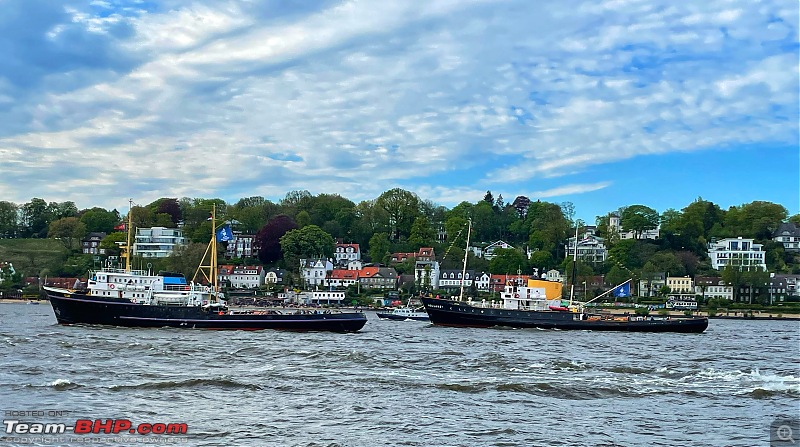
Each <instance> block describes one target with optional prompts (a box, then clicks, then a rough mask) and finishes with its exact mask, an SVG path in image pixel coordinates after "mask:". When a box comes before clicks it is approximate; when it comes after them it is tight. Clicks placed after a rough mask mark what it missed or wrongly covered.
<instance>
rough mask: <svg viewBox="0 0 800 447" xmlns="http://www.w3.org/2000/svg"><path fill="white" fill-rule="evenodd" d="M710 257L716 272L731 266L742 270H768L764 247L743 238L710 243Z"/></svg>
mask: <svg viewBox="0 0 800 447" xmlns="http://www.w3.org/2000/svg"><path fill="white" fill-rule="evenodd" d="M708 257H709V258H711V267H712V268H714V270H722V269H724V268H725V267H727V266H729V265H730V266H733V267H736V268H739V269H740V270H750V269H753V268H759V269H761V270H766V269H767V264H766V260H765V252H764V250H763V246H762V245H761V244H756V243H754V242H753V239H746V238H742V237H741V236H740V237H738V238H726V239H720V240H718V241H712V242H710V243H709V244H708Z"/></svg>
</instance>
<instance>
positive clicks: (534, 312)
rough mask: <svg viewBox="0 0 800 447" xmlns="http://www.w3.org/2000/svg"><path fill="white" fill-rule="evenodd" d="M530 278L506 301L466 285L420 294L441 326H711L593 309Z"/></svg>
mask: <svg viewBox="0 0 800 447" xmlns="http://www.w3.org/2000/svg"><path fill="white" fill-rule="evenodd" d="M471 224H472V222H470V227H469V229H468V230H467V250H466V252H469V232H470V230H471ZM466 262H467V256H466V254H465V256H464V270H466ZM531 281H533V284H521V283H520V281H518V280H517V281H513V280H512V281H507V282H506V285H505V288H504V292H503V294H502V301H501V302H499V303H494V302H489V303H487V302H486V300H482V301H470V300H465V299H464V287H463V285H462V287H461V294H460V296H459V297H458V298H457V299H443V298H439V297H438V296H437V297H435V298H434V297H420V300H421V301H422V304H423V306H425V310H426V311H427V313H428V316H429V317H430V319H431V323H433V324H435V325H441V326H456V327H492V326H506V327H514V328H542V329H562V330H564V329H576V330H597V331H630V332H692V333H699V332H703V331H705V330H706V328H708V318H707V317H687V318H675V317H645V316H638V315H635V316H634V315H620V316H611V315H601V314H592V313H589V312H587V311H586V308H585V306H584V305H583V304H585V303H578V304H577V305H573V304H572V302H570V303H569V304H567V305H566V306H565V305H564V304H563V303H562V302H561V298H560V292H559V296H558V298H551V299H548V298H547V293H546V290H545V289H544V288H541V287H536V281H535V280H531ZM529 282H530V281H529ZM627 282H628V281H626V283H627ZM624 284H625V283H623V284H621V285H620V286H622V285H624ZM531 286H533V287H531ZM620 286H617V287H620ZM615 289H616V288H615ZM612 290H614V289H612ZM601 296H602V295H601ZM597 298H600V296H598V297H597ZM570 301H572V300H570Z"/></svg>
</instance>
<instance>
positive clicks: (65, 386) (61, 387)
mask: <svg viewBox="0 0 800 447" xmlns="http://www.w3.org/2000/svg"><path fill="white" fill-rule="evenodd" d="M25 387H26V388H52V389H54V390H58V391H66V390H73V389H75V388H82V387H83V385H81V384H79V383H73V382H70V381H69V379H56V380H54V381H52V382H48V383H46V384H44V385H33V384H30V383H29V384H27V385H25Z"/></svg>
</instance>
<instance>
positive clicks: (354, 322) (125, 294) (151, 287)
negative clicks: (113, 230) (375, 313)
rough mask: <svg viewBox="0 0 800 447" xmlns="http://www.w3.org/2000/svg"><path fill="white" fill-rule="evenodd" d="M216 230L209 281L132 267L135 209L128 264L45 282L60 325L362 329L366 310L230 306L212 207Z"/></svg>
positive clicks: (126, 255) (207, 273)
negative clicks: (81, 280)
mask: <svg viewBox="0 0 800 447" xmlns="http://www.w3.org/2000/svg"><path fill="white" fill-rule="evenodd" d="M211 220H212V235H211V242H210V244H209V249H208V250H207V251H206V255H207V256H206V257H208V258H209V262H208V265H201V266H200V268H198V272H202V273H203V275H204V277H205V278H204V279H205V281H206V282H207V284H205V285H204V284H200V283H197V282H194V281H192V282H191V283H190V282H187V281H186V278H185V277H184V275H182V274H176V273H169V272H160V273H159V274H152V273H151V272H149V271H144V270H132V269H131V268H130V256H129V251H130V250H129V247H130V242H131V241H130V228H131V222H130V213H129V219H128V239H127V243H126V245H124V246H123V247H122V248H123V253H122V255H123V257H124V258H125V268H124V269H123V268H114V267H111V266H107V267H104V268H102V269H100V270H98V271H95V272H93V273H92V274H91V275H90V278H89V280H88V282H87V283H86V285H85V287H80V286H79V287H75V288H72V289H63V288H58V287H49V286H44V287H43V293H44V294H46V296H47V298H48V299H49V300H50V304H51V305H52V306H53V312H54V313H55V316H56V320H57V321H58V323H59V324H66V325H69V324H92V325H110V326H125V327H175V328H189V329H194V328H197V329H218V330H231V329H238V330H260V329H280V330H289V331H304V332H305V331H329V332H357V331H359V330H361V328H363V327H364V325H365V324H366V322H367V317H366V315H364V313H363V312H332V311H322V312H321V311H311V312H309V311H294V312H283V311H278V310H240V311H232V310H229V309H228V306H227V302H226V301H225V297H224V295H223V294H222V292H220V291H219V287H218V283H217V273H216V272H217V260H216V253H217V249H216V243H217V241H218V240H220V241H221V240H226V239H224V238H225V237H226V235H227V233H226V231H225V230H226V228H225V227H223V228H219V229H217V228H216V225H215V221H216V207H214V209H212V218H211ZM205 262H206V259H203V261H202V262H201V264H203V263H205Z"/></svg>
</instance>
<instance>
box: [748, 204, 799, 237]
mask: <svg viewBox="0 0 800 447" xmlns="http://www.w3.org/2000/svg"><path fill="white" fill-rule="evenodd" d="M738 211H739V213H738V214H739V216H738V217H739V219H738V220H739V221H738V224H739V225H738V226H739V228H738V230H739V232H740V233H741V235H746V236H747V237H752V238H755V239H759V240H768V239H771V238H772V233H774V232H775V230H777V229H778V227H779V226H780V224H781V223H782V222H784V221H785V220H786V217H787V216H788V214H789V213H788V212H787V211H786V208H785V207H783V205H778V204H776V203H772V202H763V201H755V202H751V203H747V204H744V205H742V206H741V207H738Z"/></svg>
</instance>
